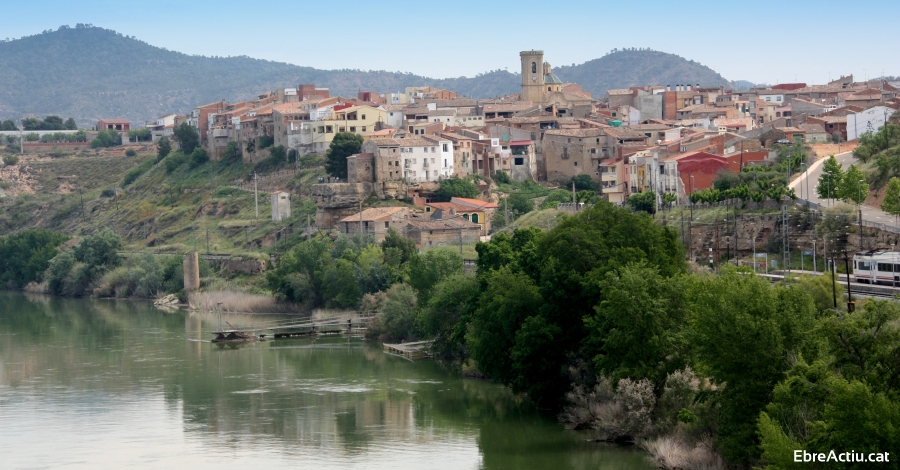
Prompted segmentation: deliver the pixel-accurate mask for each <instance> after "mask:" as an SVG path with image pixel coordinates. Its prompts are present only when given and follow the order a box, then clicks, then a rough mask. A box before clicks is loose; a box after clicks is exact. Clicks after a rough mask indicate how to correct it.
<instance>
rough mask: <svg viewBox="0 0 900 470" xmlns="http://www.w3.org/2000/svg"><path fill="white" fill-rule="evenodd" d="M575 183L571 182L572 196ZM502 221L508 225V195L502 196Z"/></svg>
mask: <svg viewBox="0 0 900 470" xmlns="http://www.w3.org/2000/svg"><path fill="white" fill-rule="evenodd" d="M574 191H575V183H572V196H573V197H574V196H575V193H574ZM503 221H504V222H505V225H506V226H507V227H509V196H506V197H505V198H503Z"/></svg>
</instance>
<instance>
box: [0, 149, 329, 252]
mask: <svg viewBox="0 0 900 470" xmlns="http://www.w3.org/2000/svg"><path fill="white" fill-rule="evenodd" d="M147 160H151V161H153V160H155V157H154V156H153V155H139V156H137V157H134V158H127V157H69V158H63V159H58V160H49V161H42V162H35V163H32V164H31V165H32V166H33V167H34V168H35V169H36V170H40V173H39V175H38V177H37V179H38V180H39V183H40V189H38V190H37V191H36V192H35V194H33V195H27V196H20V197H19V198H17V201H16V202H15V203H13V202H12V200H11V198H8V199H7V200H6V201H4V203H3V207H2V212H0V234H5V233H10V232H13V231H16V230H21V229H26V228H47V229H51V230H56V231H60V232H63V233H67V234H70V235H76V236H77V235H84V234H87V233H91V232H93V231H95V230H99V229H102V228H104V227H110V228H112V229H113V230H114V231H116V233H118V234H120V235H121V236H122V237H123V238H124V239H125V241H126V243H127V245H128V249H129V250H133V251H148V250H152V251H160V252H173V253H180V252H186V251H189V250H192V249H193V248H194V246H195V243H196V246H197V248H198V249H199V250H200V251H201V252H205V251H206V231H207V230H209V247H210V251H211V252H214V253H231V254H245V255H249V256H253V257H262V256H264V253H263V252H265V251H268V247H269V246H270V245H272V244H273V243H274V242H275V240H276V236H275V232H276V231H278V230H281V229H284V228H285V227H288V228H287V229H286V231H289V230H291V229H297V230H300V229H301V228H302V226H305V224H306V215H307V214H314V212H315V206H314V205H312V204H311V201H309V200H308V199H306V200H301V199H294V200H293V201H292V212H293V213H294V215H293V217H291V218H290V219H289V220H286V221H282V222H278V223H275V222H273V221H272V220H271V207H270V203H269V195H268V192H264V191H262V190H261V191H260V201H259V219H255V209H254V198H253V192H252V191H243V190H239V189H236V188H235V187H234V181H235V180H236V179H242V178H245V177H246V176H247V175H248V174H249V173H250V172H251V171H252V169H251V167H250V166H248V165H242V164H240V163H233V164H230V165H226V164H222V163H220V162H209V163H206V164H204V165H202V166H200V167H198V168H195V169H191V168H189V167H188V165H183V166H182V167H180V168H179V169H177V170H175V171H174V172H172V173H171V174H169V173H167V172H166V169H165V167H164V165H154V166H153V167H152V168H151V169H150V170H149V171H147V172H146V173H145V174H143V175H142V176H141V177H139V178H138V179H137V180H136V181H134V182H133V183H132V184H130V185H129V186H127V187H125V188H124V191H123V192H121V193H120V194H119V197H118V204H117V201H116V200H115V199H114V198H105V197H101V192H102V190H103V189H112V188H116V187H121V185H122V180H123V177H124V175H125V173H126V172H127V171H128V170H129V169H131V168H134V167H137V166H139V165H140V164H141V163H142V162H145V161H147ZM61 175H65V176H66V177H68V178H66V179H59V176H61ZM323 175H324V170H323V169H322V167H321V166H315V167H311V168H306V169H303V170H301V171H300V173H299V174H298V175H297V176H295V177H291V176H286V177H284V178H282V181H280V182H276V183H272V182H271V181H270V182H268V183H269V184H279V185H281V186H282V187H286V188H287V189H288V190H289V191H291V192H294V193H301V194H308V186H309V184H311V183H312V182H314V181H316V179H317V178H318V177H319V176H323ZM72 176H75V177H77V178H76V179H74V181H77V182H78V185H77V186H76V187H75V191H74V192H69V193H66V194H61V193H60V192H59V190H60V187H61V185H62V187H63V188H68V187H69V186H71V181H73V179H72V178H71V177H72ZM66 185H69V186H66ZM78 188H82V192H83V194H79V192H78ZM82 195H83V197H84V219H82V210H81V208H82V204H81V197H82ZM279 238H280V237H279Z"/></svg>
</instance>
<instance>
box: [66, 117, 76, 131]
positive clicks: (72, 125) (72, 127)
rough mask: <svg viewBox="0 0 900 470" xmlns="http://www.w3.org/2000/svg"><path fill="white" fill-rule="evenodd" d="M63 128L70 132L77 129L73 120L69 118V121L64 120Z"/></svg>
mask: <svg viewBox="0 0 900 470" xmlns="http://www.w3.org/2000/svg"><path fill="white" fill-rule="evenodd" d="M63 127H65V128H66V129H68V130H70V131H74V130H76V129H78V124H76V123H75V119H73V118H69V119H66V122H65V123H64V124H63Z"/></svg>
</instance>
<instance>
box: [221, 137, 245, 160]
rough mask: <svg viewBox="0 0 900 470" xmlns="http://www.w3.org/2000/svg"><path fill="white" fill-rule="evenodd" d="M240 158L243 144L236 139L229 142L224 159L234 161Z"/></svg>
mask: <svg viewBox="0 0 900 470" xmlns="http://www.w3.org/2000/svg"><path fill="white" fill-rule="evenodd" d="M240 159H241V145H240V144H239V143H237V142H234V141H231V142H228V145H227V146H226V147H225V154H224V155H223V156H222V160H223V161H226V162H232V161H237V160H240Z"/></svg>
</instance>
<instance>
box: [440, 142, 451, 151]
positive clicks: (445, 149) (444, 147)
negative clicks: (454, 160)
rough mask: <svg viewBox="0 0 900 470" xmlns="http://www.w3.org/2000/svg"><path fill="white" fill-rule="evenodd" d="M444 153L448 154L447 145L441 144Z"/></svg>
mask: <svg viewBox="0 0 900 470" xmlns="http://www.w3.org/2000/svg"><path fill="white" fill-rule="evenodd" d="M442 145H443V149H444V152H449V151H450V150H449V149H448V148H447V144H442Z"/></svg>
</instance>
